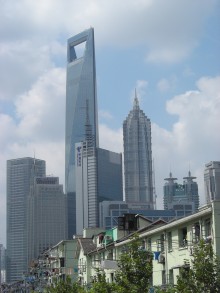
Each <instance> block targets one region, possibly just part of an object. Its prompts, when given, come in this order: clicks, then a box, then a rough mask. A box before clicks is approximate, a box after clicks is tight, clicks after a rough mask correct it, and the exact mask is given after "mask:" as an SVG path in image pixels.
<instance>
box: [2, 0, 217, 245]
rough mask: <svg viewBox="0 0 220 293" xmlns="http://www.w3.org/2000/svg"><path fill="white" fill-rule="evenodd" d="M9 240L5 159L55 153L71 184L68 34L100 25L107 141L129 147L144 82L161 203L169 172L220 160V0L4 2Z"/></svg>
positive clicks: (58, 169) (49, 157) (101, 104)
mask: <svg viewBox="0 0 220 293" xmlns="http://www.w3.org/2000/svg"><path fill="white" fill-rule="evenodd" d="M0 7H1V10H0V243H3V244H4V245H5V244H6V240H5V239H6V161H7V160H8V159H14V158H21V157H34V156H35V157H36V158H38V159H44V160H46V165H47V174H48V175H52V174H53V175H54V176H59V177H60V183H62V184H64V155H65V153H64V152H65V146H64V140H65V87H66V85H65V82H66V49H67V48H66V47H67V39H68V38H70V37H72V36H74V35H76V34H78V33H80V32H81V31H83V30H85V29H87V28H89V27H94V31H95V51H96V52H95V54H96V75H97V95H98V112H99V140H100V147H102V148H106V149H108V150H111V151H116V152H123V136H122V124H123V121H124V119H125V118H126V116H127V115H128V113H129V111H130V110H131V109H132V103H133V99H134V92H135V88H136V90H137V95H138V98H139V101H140V107H141V109H142V110H143V111H144V112H145V114H146V115H147V116H148V117H149V118H150V120H151V123H152V152H153V160H154V169H155V186H156V193H157V208H158V209H161V208H162V206H163V204H162V202H163V184H164V178H166V177H167V176H168V175H169V172H170V171H171V172H172V173H173V176H175V177H177V178H178V182H179V183H182V182H183V177H184V176H186V175H187V174H188V171H189V169H190V170H191V173H192V175H194V176H196V177H197V179H196V180H197V183H198V185H199V194H200V202H201V204H204V203H205V197H204V183H203V172H204V167H205V164H206V163H208V162H210V161H215V160H220V131H219V120H220V58H219V54H220V53H219V52H220V2H219V1H217V0H194V1H191V0H166V1H164V0H126V1H116V0H111V1H108V0H106V1H103V0H82V1H76V0H19V1H13V0H0Z"/></svg>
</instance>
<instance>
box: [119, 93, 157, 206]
mask: <svg viewBox="0 0 220 293" xmlns="http://www.w3.org/2000/svg"><path fill="white" fill-rule="evenodd" d="M123 138H124V175H125V200H126V202H127V203H132V202H133V203H137V202H141V203H143V205H145V206H146V208H148V209H154V196H153V178H152V177H153V171H152V151H151V122H150V119H149V118H147V116H146V115H145V114H144V112H143V111H142V110H141V109H140V107H139V102H138V98H137V95H136V92H135V98H134V104H133V109H132V110H131V111H130V112H129V114H128V116H127V118H126V120H125V121H124V123H123Z"/></svg>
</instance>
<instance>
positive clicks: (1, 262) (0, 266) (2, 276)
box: [0, 244, 6, 285]
mask: <svg viewBox="0 0 220 293" xmlns="http://www.w3.org/2000/svg"><path fill="white" fill-rule="evenodd" d="M5 264H6V251H5V247H4V246H3V244H0V285H1V284H3V283H5V282H6V270H5V269H6V267H5Z"/></svg>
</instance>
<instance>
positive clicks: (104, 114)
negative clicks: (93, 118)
mask: <svg viewBox="0 0 220 293" xmlns="http://www.w3.org/2000/svg"><path fill="white" fill-rule="evenodd" d="M99 118H101V119H107V120H112V119H113V116H112V114H111V113H109V112H108V111H104V110H99Z"/></svg>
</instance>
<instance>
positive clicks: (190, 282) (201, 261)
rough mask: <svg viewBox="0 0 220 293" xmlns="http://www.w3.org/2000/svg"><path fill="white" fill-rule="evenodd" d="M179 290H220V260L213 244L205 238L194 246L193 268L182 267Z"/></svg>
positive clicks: (210, 292) (201, 292)
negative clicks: (205, 240)
mask: <svg viewBox="0 0 220 293" xmlns="http://www.w3.org/2000/svg"><path fill="white" fill-rule="evenodd" d="M176 290H177V292H181V293H191V292H193V293H215V292H220V262H219V259H218V257H217V256H216V255H215V254H214V252H213V248H212V245H211V244H210V243H205V242H204V241H203V240H202V241H200V243H199V244H198V245H197V246H195V247H194V252H193V261H192V266H191V268H188V269H181V271H180V275H179V276H178V280H177V287H176Z"/></svg>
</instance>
